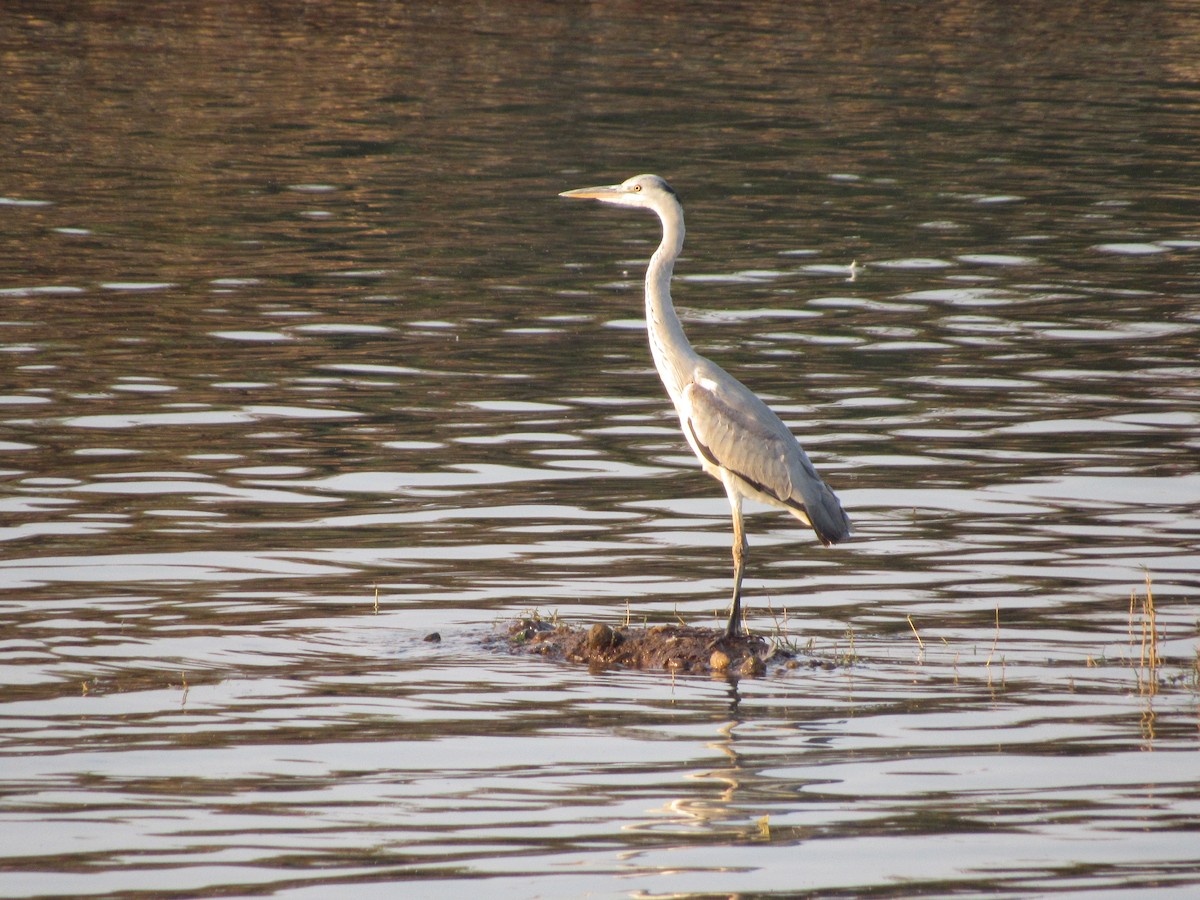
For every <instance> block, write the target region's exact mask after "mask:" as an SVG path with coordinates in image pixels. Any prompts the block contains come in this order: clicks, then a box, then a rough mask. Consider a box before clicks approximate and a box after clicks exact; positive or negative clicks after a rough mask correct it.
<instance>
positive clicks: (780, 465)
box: [683, 379, 850, 544]
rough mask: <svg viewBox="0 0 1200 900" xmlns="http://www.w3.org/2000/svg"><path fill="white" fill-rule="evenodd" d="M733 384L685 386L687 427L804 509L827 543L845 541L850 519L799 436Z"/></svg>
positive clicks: (714, 454) (712, 452) (764, 488)
mask: <svg viewBox="0 0 1200 900" xmlns="http://www.w3.org/2000/svg"><path fill="white" fill-rule="evenodd" d="M731 380H732V379H731ZM706 382H707V383H706ZM734 385H735V386H734V387H722V386H720V385H718V384H716V383H715V382H712V381H709V380H708V379H699V380H696V381H693V382H691V383H690V384H688V385H687V386H686V387H685V388H684V391H683V400H684V403H685V409H684V413H685V416H686V421H685V425H686V427H687V428H689V429H690V430H691V433H692V436H693V438H694V439H695V441H696V443H697V445H698V446H699V449H700V451H701V453H702V454H704V456H705V457H706V458H707V459H708V460H709V462H711V463H713V464H715V465H718V466H721V467H722V468H725V469H728V470H729V471H731V472H733V473H734V474H735V475H737V476H738V477H739V478H741V479H742V480H743V481H745V482H746V483H747V484H749V485H750V486H751V487H753V488H755V489H756V490H758V491H759V492H761V493H763V494H766V495H767V496H769V497H773V498H775V499H776V500H777V501H779V502H780V503H782V504H784V505H786V506H789V507H791V508H792V509H794V510H797V511H798V512H801V513H803V514H804V517H805V518H807V519H808V520H809V522H810V524H811V525H812V527H813V530H814V531H815V532H816V533H817V537H819V538H820V539H821V541H822V542H823V543H825V544H832V543H837V542H838V541H840V540H844V539H845V538H846V537H848V536H849V534H850V521H849V519H848V518H847V517H846V513H845V511H844V510H843V509H842V505H841V503H839V502H838V499H837V497H836V496H835V495H834V493H833V491H831V490H830V489H829V487H828V486H827V485H826V484H825V483H824V482H823V481H822V480H821V476H820V475H818V474H817V471H816V469H815V468H814V467H813V464H812V462H811V461H810V460H809V458H808V455H807V454H806V453H805V452H804V450H803V448H802V447H801V446H800V444H799V442H798V441H797V440H796V438H795V436H794V435H793V434H792V433H791V432H790V431H789V430H788V428H787V426H786V425H784V423H783V422H782V421H780V419H779V417H778V416H776V415H775V413H773V412H772V411H771V410H770V408H769V407H768V406H767V405H766V404H765V403H763V402H762V401H761V400H760V399H759V398H758V397H757V396H755V395H754V394H753V393H751V392H750V390H749V389H747V388H745V387H743V386H742V385H741V383H740V382H735V383H734Z"/></svg>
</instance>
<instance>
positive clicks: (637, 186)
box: [630, 184, 642, 194]
mask: <svg viewBox="0 0 1200 900" xmlns="http://www.w3.org/2000/svg"><path fill="white" fill-rule="evenodd" d="M630 190H632V191H633V192H634V193H635V194H640V193H641V192H642V186H641V185H640V184H635V185H634V186H633V187H632V188H630Z"/></svg>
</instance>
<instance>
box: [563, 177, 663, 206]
mask: <svg viewBox="0 0 1200 900" xmlns="http://www.w3.org/2000/svg"><path fill="white" fill-rule="evenodd" d="M558 196H560V197H570V198H572V199H575V200H599V201H600V202H601V203H612V204H614V205H616V206H635V207H642V208H645V209H654V210H658V209H663V208H664V207H665V206H669V205H671V204H677V203H678V202H679V198H678V197H677V196H676V194H675V190H674V189H673V188H672V187H671V186H670V185H669V184H667V183H666V181H664V180H663V179H662V178H659V177H658V176H657V175H634V176H633V177H632V178H629V179H626V180H625V181H622V182H621V183H620V184H607V185H603V186H601V187H590V188H578V189H577V190H574V191H563V192H562V193H561V194H559V195H558Z"/></svg>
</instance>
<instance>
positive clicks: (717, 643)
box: [500, 618, 797, 677]
mask: <svg viewBox="0 0 1200 900" xmlns="http://www.w3.org/2000/svg"><path fill="white" fill-rule="evenodd" d="M500 637H501V640H503V643H504V644H505V646H507V648H508V649H510V650H511V651H513V652H516V653H528V654H531V655H535V656H543V657H546V658H547V659H557V660H565V661H567V662H576V663H587V665H588V666H589V667H591V668H595V669H613V668H625V669H660V670H665V671H668V672H672V673H678V674H681V675H708V674H716V675H729V676H743V677H755V676H758V675H763V674H765V673H766V671H767V668H768V666H770V665H775V664H778V665H786V666H788V667H790V668H795V667H796V666H797V663H796V662H795V660H794V658H793V657H794V654H792V653H790V652H789V651H787V650H785V649H783V648H781V647H779V646H777V645H775V644H772V643H771V642H769V641H767V640H766V639H765V638H762V637H759V636H757V635H748V634H740V635H737V636H735V637H729V636H727V635H726V634H725V632H724V631H716V630H713V629H709V628H690V627H688V626H686V625H654V626H651V627H649V628H635V627H632V626H617V627H612V626H609V625H603V624H597V625H592V626H591V627H590V628H588V627H581V628H576V627H572V626H570V625H565V624H557V625H556V624H552V623H550V622H547V621H545V620H543V619H534V618H525V619H518V620H517V621H516V622H513V623H512V624H511V625H509V626H508V628H507V630H506V632H505V633H504V634H503V635H502V636H500Z"/></svg>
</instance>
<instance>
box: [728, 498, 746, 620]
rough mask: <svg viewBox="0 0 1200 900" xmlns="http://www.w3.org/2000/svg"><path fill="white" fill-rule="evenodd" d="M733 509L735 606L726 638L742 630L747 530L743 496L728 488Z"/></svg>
mask: <svg viewBox="0 0 1200 900" xmlns="http://www.w3.org/2000/svg"><path fill="white" fill-rule="evenodd" d="M726 490H727V491H728V493H729V505H730V507H732V509H733V605H732V606H731V607H730V608H729V624H728V625H726V626H725V636H726V637H736V636H737V635H738V634H739V633H740V632H741V628H742V575H743V573H744V572H745V571H746V529H745V528H744V527H743V525H742V495H741V494H739V493H737V492H736V491H734V490H730V489H728V488H726Z"/></svg>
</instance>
